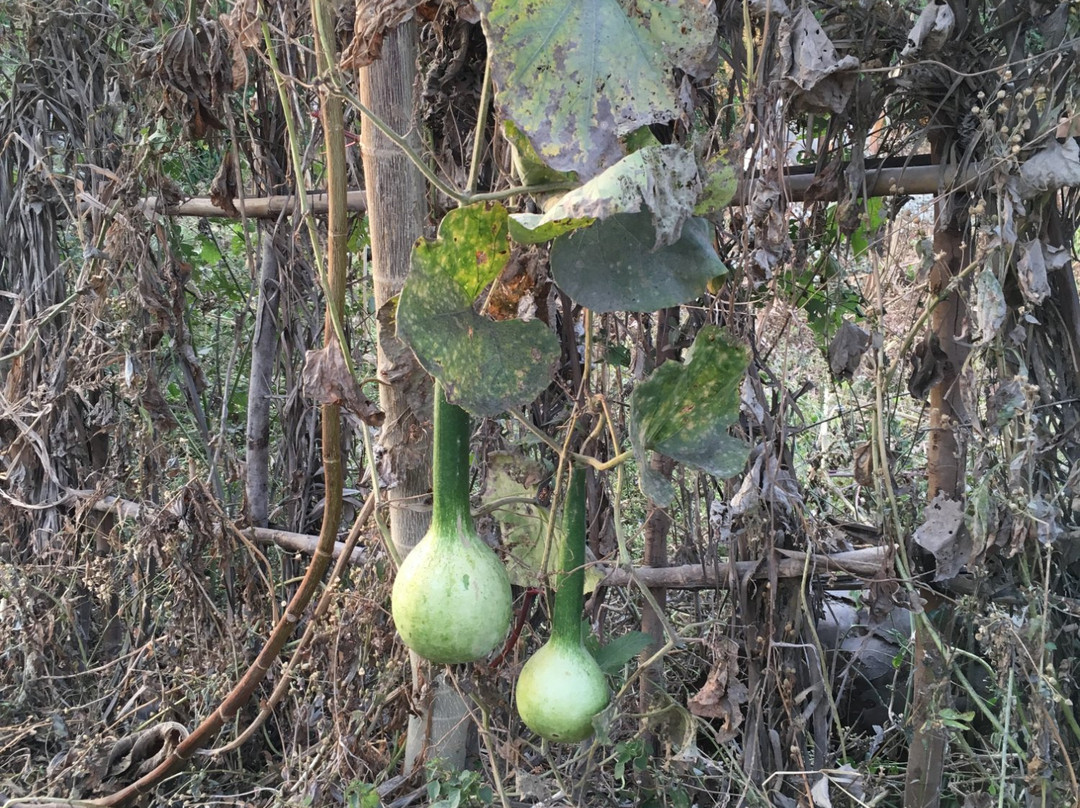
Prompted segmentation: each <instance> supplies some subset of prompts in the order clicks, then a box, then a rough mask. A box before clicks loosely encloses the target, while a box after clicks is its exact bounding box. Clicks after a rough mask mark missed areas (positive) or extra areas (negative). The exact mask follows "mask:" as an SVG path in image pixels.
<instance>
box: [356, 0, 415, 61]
mask: <svg viewBox="0 0 1080 808" xmlns="http://www.w3.org/2000/svg"><path fill="white" fill-rule="evenodd" d="M420 2H421V0H358V2H357V4H356V17H355V22H354V23H353V31H354V33H353V38H352V42H350V43H349V44H348V45H346V46H345V50H344V51H343V52H342V57H341V66H342V67H343V68H344V69H346V70H357V69H359V68H361V67H367V66H368V65H369V64H371V63H372V62H374V61H377V60H378V59H379V57H380V56H382V42H383V37H384V36H386V32H387V31H389V30H391V29H393V28H397V27H398V26H399V25H401V24H402V23H403V22H406V21H407V20H408V19H410V18H411V17H412V15H413V11H414V10H415V9H416V7H417V6H419V5H420Z"/></svg>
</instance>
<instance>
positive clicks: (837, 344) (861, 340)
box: [829, 322, 870, 381]
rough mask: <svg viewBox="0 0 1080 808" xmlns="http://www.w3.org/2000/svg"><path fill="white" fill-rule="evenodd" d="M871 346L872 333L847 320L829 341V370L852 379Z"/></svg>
mask: <svg viewBox="0 0 1080 808" xmlns="http://www.w3.org/2000/svg"><path fill="white" fill-rule="evenodd" d="M869 346H870V335H869V334H867V333H866V332H865V331H863V330H862V329H861V328H859V327H858V326H857V325H855V324H854V323H849V322H845V323H844V324H843V325H842V326H840V330H839V331H838V332H837V333H836V336H835V337H833V340H832V342H830V343H829V370H831V371H832V374H833V376H835V377H836V378H838V379H847V380H848V381H851V378H852V376H854V375H855V371H856V370H858V369H859V362H861V361H862V357H863V354H864V353H866V349H867V348H868V347H869Z"/></svg>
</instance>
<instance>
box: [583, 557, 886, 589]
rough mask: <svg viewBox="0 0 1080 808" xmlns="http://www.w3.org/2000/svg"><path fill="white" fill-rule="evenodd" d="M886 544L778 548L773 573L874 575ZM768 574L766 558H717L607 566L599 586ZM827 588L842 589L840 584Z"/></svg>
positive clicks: (684, 585) (710, 582)
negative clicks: (830, 549)
mask: <svg viewBox="0 0 1080 808" xmlns="http://www.w3.org/2000/svg"><path fill="white" fill-rule="evenodd" d="M886 550H887V548H885V547H866V548H863V549H861V550H849V551H847V552H843V553H829V554H825V553H811V554H810V557H809V559H808V558H807V554H806V553H800V552H796V551H794V550H780V551H777V556H778V557H777V559H776V577H777V578H801V577H802V576H803V573H804V571H805V572H808V573H809V574H810V575H811V576H820V575H844V576H850V577H852V578H857V579H868V578H875V577H877V576H878V575H880V574H881V572H882V564H883V562H884V560H885V555H886ZM769 575H770V571H769V564H768V561H766V560H764V559H762V560H759V561H736V562H735V563H734V564H731V563H727V562H724V561H717V562H716V563H713V564H683V565H681V566H677V567H635V568H634V569H633V570H626V569H609V570H607V575H606V576H605V577H604V580H602V581H601V582H600V585H601V586H629V585H630V584H631V583H633V582H634V581H635V580H636V581H637V582H638V583H639V584H641V585H642V586H648V587H664V588H667V589H715V588H716V587H718V586H727V584H728V583H729V582H730V581H731V579H732V577H733V576H734V577H735V578H737V579H738V580H740V581H741V580H743V579H745V578H747V577H749V578H753V579H756V580H761V579H767V578H768V577H769ZM830 588H835V589H843V588H844V587H843V586H841V585H837V586H835V587H833V586H831V585H830Z"/></svg>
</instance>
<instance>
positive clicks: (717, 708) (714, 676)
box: [686, 637, 749, 743]
mask: <svg viewBox="0 0 1080 808" xmlns="http://www.w3.org/2000/svg"><path fill="white" fill-rule="evenodd" d="M714 656H715V660H714V662H713V669H712V670H711V671H709V677H708V679H706V680H705V684H704V685H703V686H702V688H701V690H699V691H698V692H697V693H695V694H694V695H693V696H691V697H690V700H689V701H688V702H687V705H686V706H687V707H688V708H689V709H690V712H691V713H693V714H694V715H696V716H700V717H702V718H716V719H719V720H720V721H722V722H723V723H722V725H721V727H720V730H719V733H718V734H719V736H720V737H719V738H718V739H717V740H718V743H726V742H727V741H729V740H731V739H732V738H734V737H735V735H736V734H737V733H738V730H739V727H740V726H742V720H743V714H742V710H741V709H740V708H739V705H741V704H745V703H746V702H747V700H748V699H749V691H748V690H747V689H746V685H744V684H743V683H742V682H741V681H739V645H738V643H736V642H735V641H734V640H732V639H729V638H726V637H725V638H724V639H722V640H721V641H720V642H719V643H718V644H717V646H716V648H715V651H714Z"/></svg>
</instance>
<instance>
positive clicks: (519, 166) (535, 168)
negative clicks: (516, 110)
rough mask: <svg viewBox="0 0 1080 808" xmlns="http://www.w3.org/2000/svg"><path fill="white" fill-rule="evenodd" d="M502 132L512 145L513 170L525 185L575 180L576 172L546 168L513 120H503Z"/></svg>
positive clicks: (571, 181)
mask: <svg viewBox="0 0 1080 808" xmlns="http://www.w3.org/2000/svg"><path fill="white" fill-rule="evenodd" d="M503 133H504V134H505V135H506V139H507V140H508V141H509V142H510V145H511V146H512V147H513V155H512V159H513V163H514V170H515V171H517V174H518V176H519V177H520V178H521V181H522V182H523V183H525V184H526V185H546V184H548V183H553V182H570V183H573V182H575V181H576V180H577V174H575V173H574V172H573V171H554V170H552V169H550V168H548V167H547V166H546V165H545V164H544V161H543V160H541V159H540V155H538V154H537V153H536V149H534V148H533V145H532V144H531V143H530V142H529V139H528V138H527V137H525V133H524V132H522V131H521V130H520V129H518V128H517V126H516V125H515V124H514V122H513V121H504V122H503Z"/></svg>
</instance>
